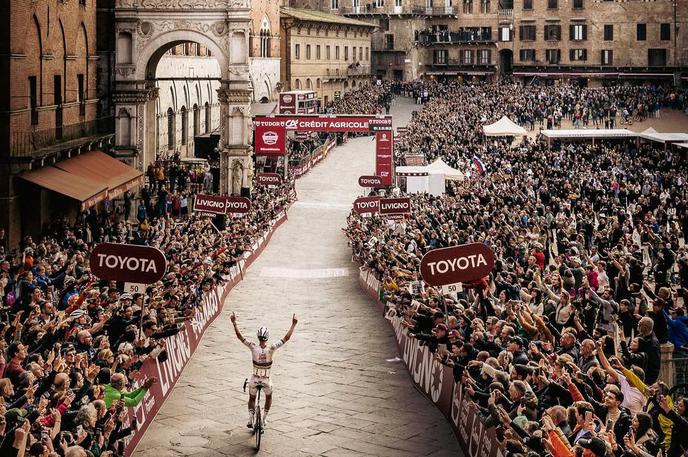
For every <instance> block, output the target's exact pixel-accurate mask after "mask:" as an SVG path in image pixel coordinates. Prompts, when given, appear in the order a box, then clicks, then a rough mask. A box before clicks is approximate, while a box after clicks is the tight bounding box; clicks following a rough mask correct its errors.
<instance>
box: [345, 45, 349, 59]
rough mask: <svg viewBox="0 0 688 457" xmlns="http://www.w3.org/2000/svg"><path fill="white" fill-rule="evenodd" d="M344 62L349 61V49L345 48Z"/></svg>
mask: <svg viewBox="0 0 688 457" xmlns="http://www.w3.org/2000/svg"><path fill="white" fill-rule="evenodd" d="M344 60H349V47H348V46H344Z"/></svg>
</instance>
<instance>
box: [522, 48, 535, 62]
mask: <svg viewBox="0 0 688 457" xmlns="http://www.w3.org/2000/svg"><path fill="white" fill-rule="evenodd" d="M519 59H520V60H521V62H534V61H535V49H521V50H520V51H519Z"/></svg>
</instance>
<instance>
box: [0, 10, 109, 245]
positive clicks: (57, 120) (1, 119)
mask: <svg viewBox="0 0 688 457" xmlns="http://www.w3.org/2000/svg"><path fill="white" fill-rule="evenodd" d="M0 17H1V19H0V35H1V36H2V38H0V87H1V88H0V162H1V163H2V166H0V227H2V228H6V229H7V230H8V233H9V239H10V242H11V243H12V244H14V243H16V242H17V241H18V239H19V237H20V236H21V232H22V231H24V232H34V233H37V232H39V231H40V229H41V228H42V227H43V226H44V225H45V224H46V223H47V222H48V221H49V218H50V217H51V216H53V214H52V213H51V211H56V210H58V209H59V208H61V206H59V203H60V201H53V200H52V199H51V196H50V195H49V194H47V193H45V192H43V191H40V190H37V189H35V188H33V187H28V186H27V185H26V184H25V183H24V182H23V181H22V180H21V179H18V177H19V176H21V175H22V174H23V173H25V172H28V171H30V170H38V169H40V168H42V167H47V166H49V165H51V164H53V163H55V162H59V161H61V160H64V159H66V158H69V157H71V156H72V155H78V154H80V153H82V152H85V151H88V150H90V149H103V148H105V147H106V145H107V143H108V141H109V140H110V139H111V137H112V130H113V124H112V119H111V118H107V117H104V116H103V115H102V113H100V112H99V108H98V96H97V90H96V64H97V60H98V59H97V48H96V0H71V1H63V0H34V1H27V0H6V1H4V2H2V5H0ZM22 227H23V228H24V230H22Z"/></svg>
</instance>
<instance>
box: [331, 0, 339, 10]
mask: <svg viewBox="0 0 688 457" xmlns="http://www.w3.org/2000/svg"><path fill="white" fill-rule="evenodd" d="M330 9H332V10H338V9H339V0H330Z"/></svg>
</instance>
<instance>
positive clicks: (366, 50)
mask: <svg viewBox="0 0 688 457" xmlns="http://www.w3.org/2000/svg"><path fill="white" fill-rule="evenodd" d="M365 60H366V61H368V47H367V46H366V48H365Z"/></svg>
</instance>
